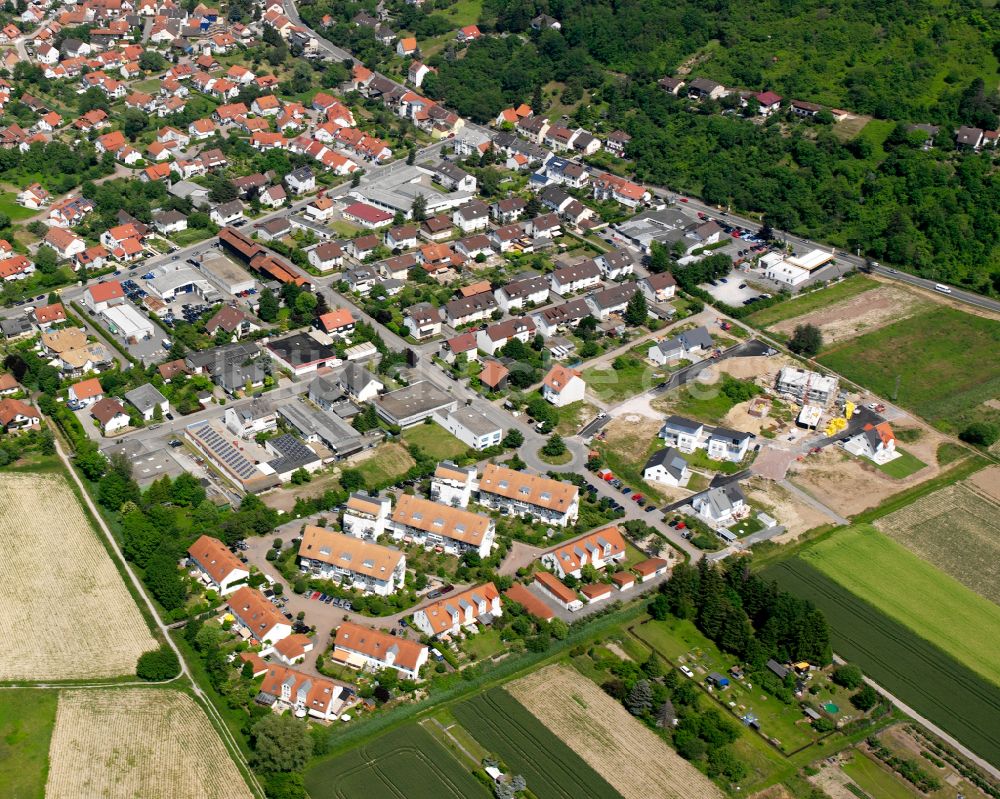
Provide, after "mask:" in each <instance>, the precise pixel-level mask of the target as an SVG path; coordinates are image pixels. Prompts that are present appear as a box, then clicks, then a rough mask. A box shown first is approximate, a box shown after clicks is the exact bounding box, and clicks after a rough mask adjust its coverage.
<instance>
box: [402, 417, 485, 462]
mask: <svg viewBox="0 0 1000 799" xmlns="http://www.w3.org/2000/svg"><path fill="white" fill-rule="evenodd" d="M403 441H405V442H406V443H407V444H416V445H417V446H418V447H420V449H422V450H423V451H424V452H426V453H427V454H428V455H430V456H431V457H432V458H436V459H437V460H439V461H443V460H454V459H455V458H460V457H462V456H463V455H464V454H465V453H466V452H468V451H469V447H468V446H467V445H465V444H463V443H462V442H461V441H459V440H458V439H457V438H455V436H453V435H452V434H451V433H449V432H448V431H447V430H445V429H444V428H443V427H441V426H440V425H437V424H433V423H432V424H418V425H416V426H415V427H410V428H408V429H406V430H404V431H403Z"/></svg>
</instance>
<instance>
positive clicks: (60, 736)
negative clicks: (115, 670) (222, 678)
mask: <svg viewBox="0 0 1000 799" xmlns="http://www.w3.org/2000/svg"><path fill="white" fill-rule="evenodd" d="M83 796H100V797H102V799H133V797H142V798H143V799H188V797H193V796H197V797H201V798H202V799H252V797H253V794H252V793H251V792H250V789H249V788H248V787H247V785H246V783H245V782H244V780H243V777H242V775H241V774H240V772H239V770H238V769H237V768H236V764H235V763H233V761H232V760H231V759H230V756H229V752H228V751H227V750H226V748H225V746H223V744H222V741H221V739H220V738H219V736H218V733H217V732H216V731H215V728H214V727H212V725H211V723H210V722H209V720H208V717H207V716H206V715H205V713H204V712H203V711H202V709H201V707H199V706H198V704H197V703H196V702H195V701H194V699H192V698H191V697H190V696H188V695H187V694H184V693H181V692H179V691H174V690H171V689H162V690H161V689H152V688H111V689H90V690H65V691H63V692H62V693H61V694H60V696H59V706H58V710H57V712H56V726H55V731H54V732H53V734H52V744H51V748H50V750H49V778H48V783H47V785H46V788H45V797H46V799H79V797H83Z"/></svg>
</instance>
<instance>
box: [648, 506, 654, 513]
mask: <svg viewBox="0 0 1000 799" xmlns="http://www.w3.org/2000/svg"><path fill="white" fill-rule="evenodd" d="M654 510H656V505H647V506H646V513H652V512H653V511H654Z"/></svg>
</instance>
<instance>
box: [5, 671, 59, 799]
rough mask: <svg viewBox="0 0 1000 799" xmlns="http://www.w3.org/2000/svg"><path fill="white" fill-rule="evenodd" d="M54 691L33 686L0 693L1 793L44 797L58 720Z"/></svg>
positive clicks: (13, 797) (14, 798)
mask: <svg viewBox="0 0 1000 799" xmlns="http://www.w3.org/2000/svg"><path fill="white" fill-rule="evenodd" d="M56 700H57V694H56V692H55V691H37V690H34V689H30V688H24V689H21V690H12V691H4V692H3V694H2V696H0V796H4V797H7V799H41V797H42V796H44V795H45V778H46V776H47V775H48V770H49V741H50V740H51V738H52V729H53V727H54V726H55V723H56Z"/></svg>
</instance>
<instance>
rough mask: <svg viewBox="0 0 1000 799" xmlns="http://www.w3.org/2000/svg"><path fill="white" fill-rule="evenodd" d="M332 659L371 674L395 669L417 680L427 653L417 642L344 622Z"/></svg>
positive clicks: (335, 642) (408, 677)
mask: <svg viewBox="0 0 1000 799" xmlns="http://www.w3.org/2000/svg"><path fill="white" fill-rule="evenodd" d="M330 657H331V658H332V659H333V661H334V662H336V663H341V664H343V665H345V666H348V667H351V668H356V669H365V670H369V671H379V670H381V669H386V668H389V669H395V670H396V671H398V672H399V673H400V674H401V675H402V676H403V677H406V678H407V679H411V680H416V679H419V677H420V669H421V668H422V667H423V665H424V664H425V663H426V662H427V657H428V649H427V647H426V646H424V645H423V644H419V643H417V642H416V641H410V640H408V639H406V638H398V637H396V636H392V635H389V633H386V632H382V631H381V630H374V629H371V628H369V627H362V626H361V625H360V624H354V623H352V622H344V623H343V624H341V625H340V627H338V628H337V635H336V636H335V638H334V642H333V652H332V654H331V655H330Z"/></svg>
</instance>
